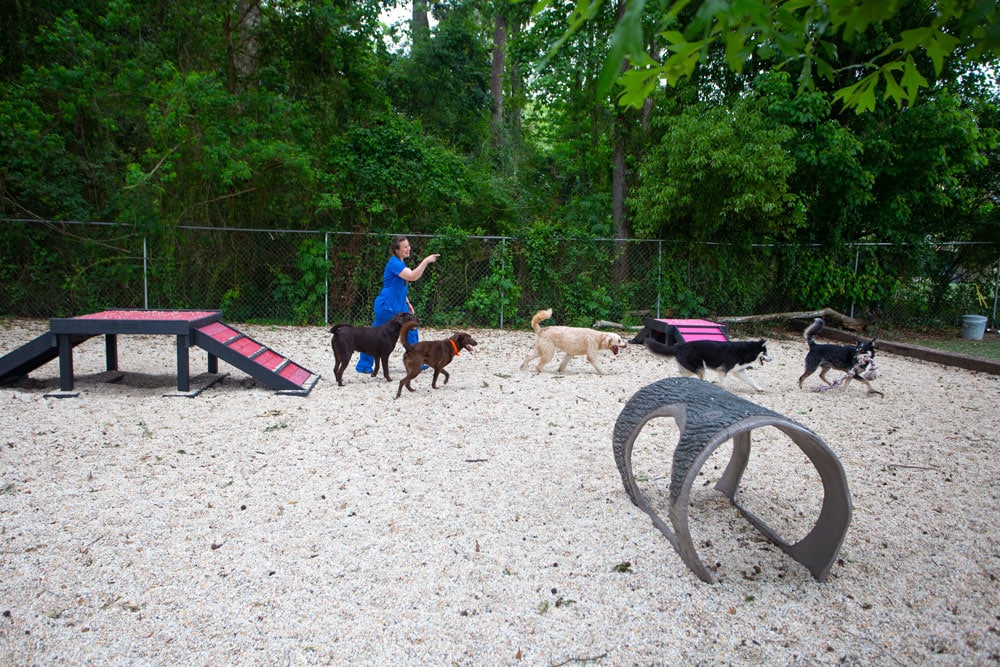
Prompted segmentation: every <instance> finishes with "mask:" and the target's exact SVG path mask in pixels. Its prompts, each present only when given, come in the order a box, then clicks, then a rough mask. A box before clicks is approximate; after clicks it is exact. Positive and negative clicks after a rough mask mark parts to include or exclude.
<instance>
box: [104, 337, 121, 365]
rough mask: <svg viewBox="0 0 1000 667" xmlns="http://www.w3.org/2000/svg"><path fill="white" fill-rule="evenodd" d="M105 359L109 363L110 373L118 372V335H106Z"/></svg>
mask: <svg viewBox="0 0 1000 667" xmlns="http://www.w3.org/2000/svg"><path fill="white" fill-rule="evenodd" d="M104 358H105V360H106V361H107V363H108V370H109V371H116V370H118V336H117V335H116V334H105V336H104Z"/></svg>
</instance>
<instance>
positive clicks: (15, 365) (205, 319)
mask: <svg viewBox="0 0 1000 667" xmlns="http://www.w3.org/2000/svg"><path fill="white" fill-rule="evenodd" d="M221 317H222V311H218V310H140V309H116V310H104V311H101V312H98V313H90V314H88V315H81V316H79V317H55V318H52V319H51V320H49V326H50V327H51V331H49V332H48V333H45V334H42V335H41V336H39V337H38V338H36V339H35V340H33V341H31V342H30V343H27V344H26V345H23V346H22V347H20V348H18V349H17V350H14V351H12V352H10V353H8V354H7V355H5V356H3V357H0V383H5V382H10V381H14V380H16V379H18V378H20V377H24V376H25V375H27V374H28V373H29V372H30V371H32V370H34V369H36V368H38V367H39V366H42V365H43V364H45V363H47V362H49V361H52V360H53V359H55V358H57V357H58V359H59V386H60V390H61V391H62V392H63V395H71V394H69V392H71V391H72V389H73V348H75V347H76V346H77V345H79V344H80V343H82V342H84V341H86V340H88V339H89V338H92V337H93V336H97V335H103V336H104V339H105V357H106V361H107V369H108V370H109V371H117V370H118V335H119V334H165V335H174V336H176V337H177V391H178V392H181V393H184V394H185V395H193V394H195V393H197V392H193V393H192V392H190V371H189V353H188V350H189V348H191V347H195V346H197V347H200V348H202V349H204V350H205V351H206V352H208V372H209V373H210V374H218V372H219V371H218V366H219V359H222V360H223V361H225V362H227V363H229V364H231V365H233V366H235V367H236V368H239V369H240V370H242V371H245V372H246V373H247V374H249V375H250V376H252V377H254V378H255V379H257V380H259V381H261V382H262V383H263V384H265V385H266V386H268V387H271V388H273V389H276V390H278V393H282V394H295V395H301V396H305V395H307V394H308V393H309V391H310V390H311V389H312V388H313V386H314V385H315V384H316V382H317V381H318V380H319V375H317V374H315V373H313V372H312V371H310V370H308V369H306V368H303V367H302V366H300V365H298V364H296V363H295V362H293V361H292V360H291V359H288V358H287V357H285V356H283V355H281V354H279V353H277V352H275V351H274V350H272V349H270V348H269V347H267V346H266V345H264V344H262V343H259V342H257V341H255V340H253V339H252V338H250V337H249V336H247V335H246V334H243V333H240V332H239V331H237V330H236V329H234V328H232V327H231V326H229V325H228V324H225V323H224V322H222V321H221Z"/></svg>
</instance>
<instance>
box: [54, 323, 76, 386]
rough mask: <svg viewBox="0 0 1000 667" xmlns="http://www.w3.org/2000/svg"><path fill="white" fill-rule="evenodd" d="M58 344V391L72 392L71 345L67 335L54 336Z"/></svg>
mask: <svg viewBox="0 0 1000 667" xmlns="http://www.w3.org/2000/svg"><path fill="white" fill-rule="evenodd" d="M56 340H57V341H58V344H59V389H60V390H61V391H73V345H72V343H71V342H70V340H69V334H56Z"/></svg>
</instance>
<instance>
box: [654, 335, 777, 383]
mask: <svg viewBox="0 0 1000 667" xmlns="http://www.w3.org/2000/svg"><path fill="white" fill-rule="evenodd" d="M643 343H645V344H646V347H648V348H649V349H650V350H651V351H652V352H655V353H656V354H661V355H664V356H668V357H674V358H675V359H676V360H677V366H678V367H679V368H680V370H681V373H683V374H684V375H693V376H697V377H698V378H699V379H701V380H704V379H705V371H707V370H708V369H712V370H714V371H716V372H717V373H718V374H719V382H718V383H719V384H720V385H721V384H722V383H723V381H725V379H726V375H728V374H729V373H735V374H736V376H737V377H738V378H740V379H741V380H743V381H744V382H746V383H747V384H748V385H750V386H751V387H753V388H754V389H756V390H757V391H764V390H763V389H761V388H760V387H758V386H757V383H755V382H754V381H753V380H751V379H750V376H749V375H747V374H746V371H747V369H748V368H750V367H752V366H753V365H754V364H755V363H756V362H758V361H759V362H760V363H761V365H763V364H764V362H765V361H771V357H769V356H768V355H767V345H766V341H765V340H764V339H761V340H753V341H715V340H692V341H689V342H687V343H678V344H677V345H666V344H665V343H661V342H660V341H658V340H656V339H655V338H653V337H652V336H650V337H648V338H646V339H645V340H644V341H643Z"/></svg>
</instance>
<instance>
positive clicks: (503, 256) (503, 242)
mask: <svg viewBox="0 0 1000 667" xmlns="http://www.w3.org/2000/svg"><path fill="white" fill-rule="evenodd" d="M506 262H507V237H506V236H501V237H500V275H501V276H502V275H505V274H504V272H505V271H506V270H507V264H506ZM503 302H504V293H503V282H501V283H500V331H503Z"/></svg>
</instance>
